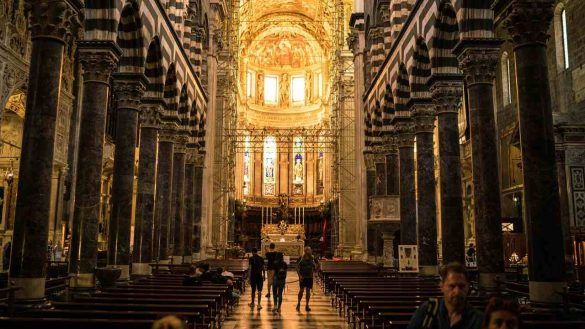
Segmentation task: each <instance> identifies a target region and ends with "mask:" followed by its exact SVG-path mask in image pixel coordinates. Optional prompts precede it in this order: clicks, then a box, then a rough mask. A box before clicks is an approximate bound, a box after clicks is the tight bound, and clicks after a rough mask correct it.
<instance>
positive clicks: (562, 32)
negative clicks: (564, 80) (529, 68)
mask: <svg viewBox="0 0 585 329" xmlns="http://www.w3.org/2000/svg"><path fill="white" fill-rule="evenodd" d="M568 30H569V27H568V17H567V11H566V10H565V7H564V4H563V3H560V4H559V5H558V6H557V7H556V9H555V18H554V33H555V49H556V57H557V67H558V69H559V70H560V71H563V70H566V69H568V68H569V66H570V64H571V61H570V58H569V34H568Z"/></svg>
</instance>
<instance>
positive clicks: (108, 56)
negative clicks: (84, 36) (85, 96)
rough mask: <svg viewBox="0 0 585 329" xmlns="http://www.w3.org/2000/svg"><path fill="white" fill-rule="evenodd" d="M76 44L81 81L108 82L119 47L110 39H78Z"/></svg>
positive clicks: (116, 59)
mask: <svg viewBox="0 0 585 329" xmlns="http://www.w3.org/2000/svg"><path fill="white" fill-rule="evenodd" d="M77 45H78V51H79V62H80V63H81V67H82V69H83V81H84V82H99V83H105V84H109V83H110V76H111V75H112V73H113V72H114V71H115V70H116V68H117V66H118V59H119V58H120V55H121V54H122V51H121V50H120V47H118V46H117V45H116V44H115V43H114V42H111V41H105V42H100V41H79V42H78V43H77Z"/></svg>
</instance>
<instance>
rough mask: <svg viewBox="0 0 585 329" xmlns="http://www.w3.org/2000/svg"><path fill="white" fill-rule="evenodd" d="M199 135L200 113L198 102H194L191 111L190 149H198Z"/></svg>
mask: <svg viewBox="0 0 585 329" xmlns="http://www.w3.org/2000/svg"><path fill="white" fill-rule="evenodd" d="M198 133H199V111H197V100H194V101H193V103H192V104H191V108H190V109H189V144H190V147H197V136H198Z"/></svg>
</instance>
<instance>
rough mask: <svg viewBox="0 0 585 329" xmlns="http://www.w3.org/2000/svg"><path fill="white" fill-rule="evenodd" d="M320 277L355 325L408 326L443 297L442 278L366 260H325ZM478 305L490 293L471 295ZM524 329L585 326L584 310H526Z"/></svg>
mask: <svg viewBox="0 0 585 329" xmlns="http://www.w3.org/2000/svg"><path fill="white" fill-rule="evenodd" d="M319 277H320V279H321V281H322V286H323V289H324V290H325V293H327V294H329V295H330V296H331V302H332V305H333V306H336V307H337V308H338V310H339V315H340V316H344V317H345V318H346V320H347V322H348V323H349V324H351V325H352V327H353V328H364V329H379V328H406V327H407V326H408V323H409V321H410V318H411V317H412V315H413V314H414V312H415V311H416V309H417V308H418V307H419V306H420V305H421V304H422V303H424V302H425V301H427V300H428V299H429V298H441V297H442V293H441V291H440V287H439V278H437V277H432V278H425V277H419V276H415V275H404V274H398V273H395V272H392V271H387V270H386V271H385V270H382V271H381V270H380V269H379V268H376V267H374V266H372V265H370V264H367V263H363V262H356V261H352V262H328V261H325V262H322V263H321V269H320V273H319ZM468 301H469V302H470V303H471V305H473V306H474V307H475V308H477V309H479V310H482V311H483V310H484V309H485V307H486V304H487V301H488V297H487V296H479V295H475V296H469V298H468ZM521 318H522V321H523V328H529V329H533V328H534V329H536V328H543V329H546V328H556V327H560V326H562V327H563V329H570V328H585V317H583V313H580V314H576V315H573V316H571V315H570V314H568V313H567V310H564V311H562V312H559V311H552V310H542V309H540V310H538V311H536V310H534V309H528V308H527V309H526V310H525V311H524V312H523V313H522V314H521Z"/></svg>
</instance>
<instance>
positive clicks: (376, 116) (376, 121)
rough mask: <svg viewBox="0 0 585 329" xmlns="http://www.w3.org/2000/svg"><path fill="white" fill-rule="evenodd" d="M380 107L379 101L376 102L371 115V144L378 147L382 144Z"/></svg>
mask: <svg viewBox="0 0 585 329" xmlns="http://www.w3.org/2000/svg"><path fill="white" fill-rule="evenodd" d="M382 128H383V122H382V105H381V104H380V101H378V100H377V101H376V103H375V105H374V110H373V113H372V138H373V140H372V144H373V145H375V146H378V145H380V144H381V143H382Z"/></svg>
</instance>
